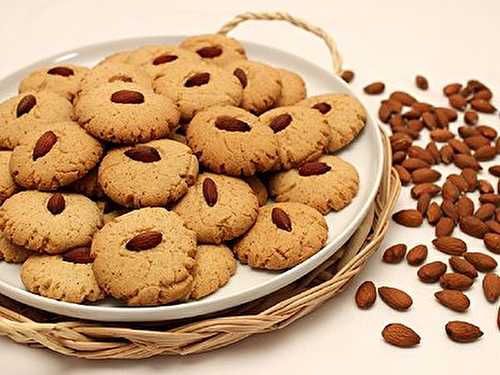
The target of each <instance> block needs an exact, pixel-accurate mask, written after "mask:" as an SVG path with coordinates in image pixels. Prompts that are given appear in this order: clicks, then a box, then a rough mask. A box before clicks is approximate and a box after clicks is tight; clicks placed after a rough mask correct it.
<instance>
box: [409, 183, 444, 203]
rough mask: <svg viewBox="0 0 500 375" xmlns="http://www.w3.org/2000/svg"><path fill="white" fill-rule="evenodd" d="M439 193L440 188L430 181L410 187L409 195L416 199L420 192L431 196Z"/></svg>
mask: <svg viewBox="0 0 500 375" xmlns="http://www.w3.org/2000/svg"><path fill="white" fill-rule="evenodd" d="M439 193H441V188H440V187H439V186H438V185H436V184H432V183H426V184H418V185H415V186H414V187H413V188H412V189H411V197H412V198H413V199H418V197H420V196H421V195H422V194H429V195H430V196H431V197H434V196H436V195H438V194H439Z"/></svg>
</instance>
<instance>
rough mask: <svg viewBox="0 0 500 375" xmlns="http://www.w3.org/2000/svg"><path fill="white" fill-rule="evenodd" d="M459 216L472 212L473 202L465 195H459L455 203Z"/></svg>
mask: <svg viewBox="0 0 500 375" xmlns="http://www.w3.org/2000/svg"><path fill="white" fill-rule="evenodd" d="M455 206H456V207H457V212H458V216H459V217H461V218H462V217H465V216H469V215H472V214H473V213H474V202H473V201H472V199H470V198H469V197H466V196H461V197H460V198H458V200H457V202H456V203H455Z"/></svg>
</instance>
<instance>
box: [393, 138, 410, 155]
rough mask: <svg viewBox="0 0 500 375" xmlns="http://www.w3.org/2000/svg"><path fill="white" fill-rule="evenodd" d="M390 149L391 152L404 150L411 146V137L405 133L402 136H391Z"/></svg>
mask: <svg viewBox="0 0 500 375" xmlns="http://www.w3.org/2000/svg"><path fill="white" fill-rule="evenodd" d="M390 141H391V149H392V151H393V152H396V151H405V150H407V149H408V148H410V147H411V143H412V139H411V137H410V136H408V135H406V134H405V136H404V137H402V136H391V137H390Z"/></svg>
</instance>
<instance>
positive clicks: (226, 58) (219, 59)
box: [179, 34, 247, 66]
mask: <svg viewBox="0 0 500 375" xmlns="http://www.w3.org/2000/svg"><path fill="white" fill-rule="evenodd" d="M179 47H181V48H184V49H187V50H190V51H193V52H196V53H197V54H198V55H199V56H201V57H202V58H203V60H205V61H206V62H210V63H212V64H216V65H219V66H224V65H227V64H229V63H231V62H233V61H236V60H246V58H247V57H246V54H245V50H244V48H243V46H242V45H241V44H240V43H239V42H238V41H236V40H235V39H233V38H229V37H227V36H225V35H222V34H207V35H197V36H192V37H189V38H187V39H184V41H182V43H181V44H180V45H179Z"/></svg>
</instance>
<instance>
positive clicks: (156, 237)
mask: <svg viewBox="0 0 500 375" xmlns="http://www.w3.org/2000/svg"><path fill="white" fill-rule="evenodd" d="M162 239H163V235H162V234H161V232H158V231H146V232H142V233H139V234H138V235H136V236H135V237H133V238H132V239H130V240H129V241H128V242H127V244H126V245H125V247H126V248H127V250H130V251H142V250H149V249H152V248H154V247H156V246H158V245H159V244H160V243H161V241H162Z"/></svg>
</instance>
